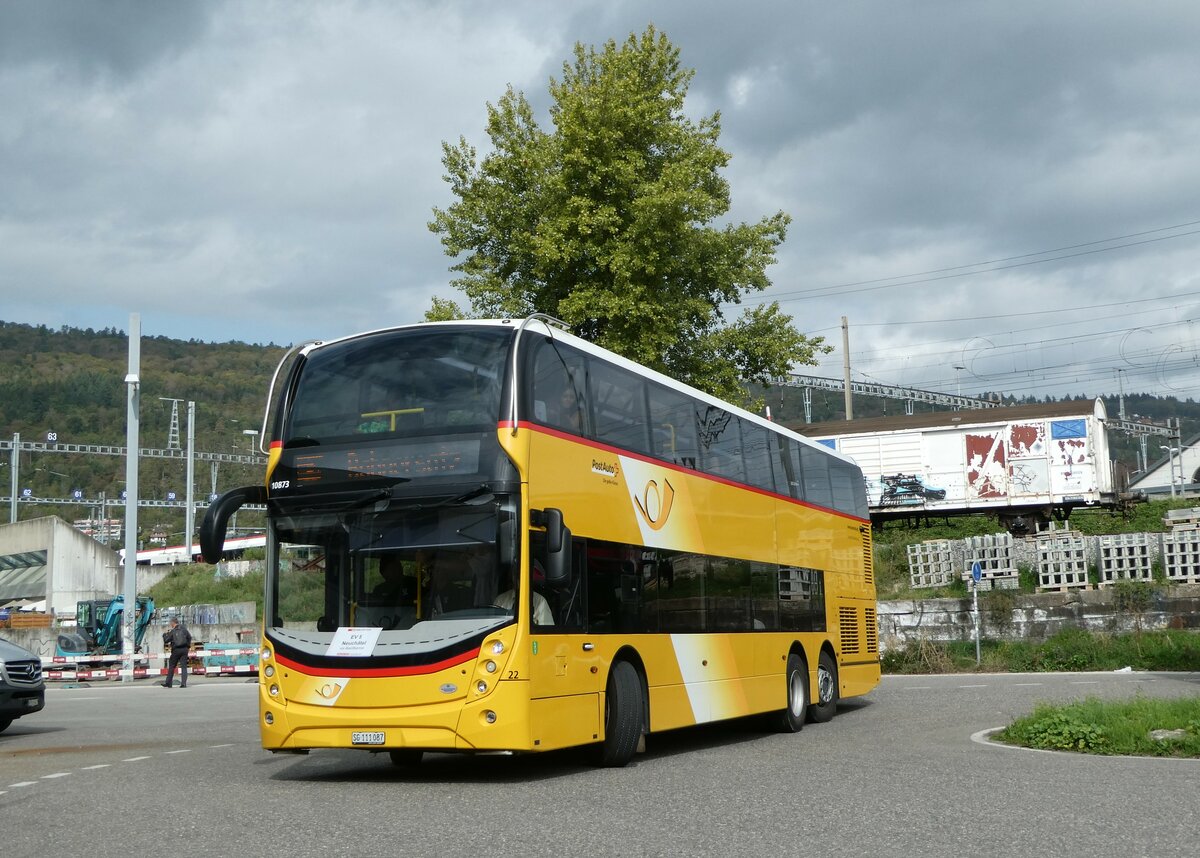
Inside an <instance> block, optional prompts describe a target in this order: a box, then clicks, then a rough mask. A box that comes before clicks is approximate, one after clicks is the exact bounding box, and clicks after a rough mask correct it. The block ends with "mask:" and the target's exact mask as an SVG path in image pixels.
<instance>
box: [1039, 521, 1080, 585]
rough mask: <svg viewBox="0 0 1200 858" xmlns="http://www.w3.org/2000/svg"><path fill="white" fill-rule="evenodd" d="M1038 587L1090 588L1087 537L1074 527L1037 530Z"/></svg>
mask: <svg viewBox="0 0 1200 858" xmlns="http://www.w3.org/2000/svg"><path fill="white" fill-rule="evenodd" d="M1037 552H1038V562H1037V571H1038V590H1058V591H1065V590H1071V589H1081V588H1082V589H1087V586H1088V570H1087V540H1086V539H1085V538H1084V537H1083V534H1081V533H1079V532H1078V531H1072V530H1059V531H1049V532H1046V533H1042V534H1038V537H1037Z"/></svg>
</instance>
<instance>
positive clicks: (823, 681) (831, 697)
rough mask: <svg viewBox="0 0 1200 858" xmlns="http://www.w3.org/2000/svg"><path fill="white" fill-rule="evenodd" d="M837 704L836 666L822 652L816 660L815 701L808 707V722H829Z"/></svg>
mask: <svg viewBox="0 0 1200 858" xmlns="http://www.w3.org/2000/svg"><path fill="white" fill-rule="evenodd" d="M837 702H838V675H837V665H836V664H834V661H833V656H831V655H830V654H829V653H827V652H824V651H823V652H822V653H821V657H820V658H819V659H817V693H816V699H815V700H814V701H813V702H812V705H810V706H809V707H808V720H810V721H812V722H813V723H814V724H824V723H825V722H826V721H829V720H830V719H832V718H833V716H834V713H836V712H837Z"/></svg>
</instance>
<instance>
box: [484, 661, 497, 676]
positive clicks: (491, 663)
mask: <svg viewBox="0 0 1200 858" xmlns="http://www.w3.org/2000/svg"><path fill="white" fill-rule="evenodd" d="M483 669H484V670H486V671H487V672H488V673H495V672H496V662H494V661H489V662H488V663H487V664H485V665H484V666H483Z"/></svg>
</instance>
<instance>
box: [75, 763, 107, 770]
mask: <svg viewBox="0 0 1200 858" xmlns="http://www.w3.org/2000/svg"><path fill="white" fill-rule="evenodd" d="M111 765H112V763H101V764H100V765H98V766H84V767H83V768H82V769H80V771H81V772H90V771H91V770H92V769H107V768H108V767H109V766H111Z"/></svg>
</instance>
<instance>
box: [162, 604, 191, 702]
mask: <svg viewBox="0 0 1200 858" xmlns="http://www.w3.org/2000/svg"><path fill="white" fill-rule="evenodd" d="M163 644H164V645H165V646H168V647H170V648H171V660H170V662H169V663H168V664H167V678H166V680H164V681H163V682H160V683H159V685H161V686H162V687H163V688H170V687H171V682H172V680H173V679H174V678H175V666H176V665H179V687H180V688H187V660H188V648H189V647H191V645H192V633H191V632H189V631H188V630H187V629H185V628H184V627H183V626H181V625H179V620H178V618H176V617H171V627H170V628H169V629H167V631H166V633H165V634H164V635H163Z"/></svg>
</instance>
